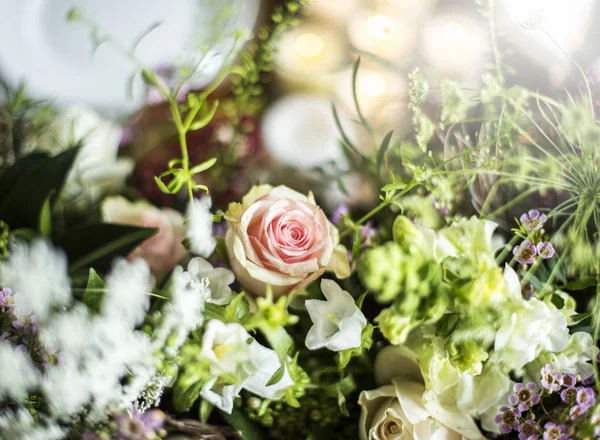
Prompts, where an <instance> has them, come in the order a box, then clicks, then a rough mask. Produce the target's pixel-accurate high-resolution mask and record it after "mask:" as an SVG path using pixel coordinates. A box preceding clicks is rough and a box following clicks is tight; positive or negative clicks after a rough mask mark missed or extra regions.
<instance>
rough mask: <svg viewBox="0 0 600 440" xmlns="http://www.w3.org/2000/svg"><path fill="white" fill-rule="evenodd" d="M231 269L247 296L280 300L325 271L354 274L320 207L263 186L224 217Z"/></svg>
mask: <svg viewBox="0 0 600 440" xmlns="http://www.w3.org/2000/svg"><path fill="white" fill-rule="evenodd" d="M225 218H226V219H227V222H228V224H229V230H228V231H227V236H226V245H227V250H228V252H229V259H230V262H231V267H232V269H233V271H234V273H235V274H236V277H237V279H238V281H239V282H240V283H241V284H242V285H243V286H244V288H246V289H247V290H248V291H250V292H252V293H254V294H256V295H265V294H266V291H267V286H269V285H270V286H271V288H272V290H273V294H274V296H281V295H284V294H286V293H289V292H290V291H292V290H294V289H295V288H297V287H300V286H303V285H306V284H308V283H310V282H311V281H313V280H315V279H317V278H319V277H320V276H321V275H322V274H323V273H324V272H325V271H326V270H331V271H333V272H335V273H336V275H337V276H338V278H344V277H347V276H349V275H350V267H349V264H348V257H347V254H346V249H345V248H344V247H343V246H342V245H340V244H339V234H338V230H337V229H336V228H335V226H333V225H332V224H331V223H330V222H329V221H328V220H327V218H326V217H325V214H324V213H323V211H322V210H321V209H320V208H319V207H318V206H317V205H316V203H315V200H314V198H313V196H312V194H309V195H308V196H305V195H303V194H300V193H298V192H296V191H293V190H291V189H289V188H287V187H285V186H278V187H276V188H273V187H272V186H269V185H260V186H256V187H254V188H252V190H251V191H250V192H249V193H248V194H247V195H246V196H245V197H244V198H243V200H242V203H232V204H231V205H229V210H228V211H227V214H226V216H225Z"/></svg>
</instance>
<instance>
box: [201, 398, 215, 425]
mask: <svg viewBox="0 0 600 440" xmlns="http://www.w3.org/2000/svg"><path fill="white" fill-rule="evenodd" d="M212 410H213V404H212V403H210V402H209V401H208V400H204V399H203V400H202V402H200V414H199V416H200V421H201V422H202V423H206V422H207V421H208V418H209V417H210V414H211V413H212Z"/></svg>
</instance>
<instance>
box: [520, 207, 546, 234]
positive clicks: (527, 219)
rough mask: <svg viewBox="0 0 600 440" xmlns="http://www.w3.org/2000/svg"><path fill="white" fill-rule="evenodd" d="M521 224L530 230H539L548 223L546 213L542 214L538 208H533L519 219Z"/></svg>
mask: <svg viewBox="0 0 600 440" xmlns="http://www.w3.org/2000/svg"><path fill="white" fill-rule="evenodd" d="M519 220H520V222H521V224H522V225H523V226H524V227H525V229H527V230H528V231H537V230H538V229H541V228H542V226H544V223H546V220H547V218H546V215H544V214H540V212H539V211H538V210H536V209H531V210H530V211H529V212H528V213H527V214H523V215H522V216H521V218H520V219H519Z"/></svg>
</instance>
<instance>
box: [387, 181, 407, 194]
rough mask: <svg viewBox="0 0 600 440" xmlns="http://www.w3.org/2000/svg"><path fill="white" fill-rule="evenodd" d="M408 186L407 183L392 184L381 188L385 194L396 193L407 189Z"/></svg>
mask: <svg viewBox="0 0 600 440" xmlns="http://www.w3.org/2000/svg"><path fill="white" fill-rule="evenodd" d="M406 186H407V185H406V183H402V182H396V183H390V184H388V185H385V186H384V187H383V188H381V191H383V192H388V191H395V190H397V189H405V188H406Z"/></svg>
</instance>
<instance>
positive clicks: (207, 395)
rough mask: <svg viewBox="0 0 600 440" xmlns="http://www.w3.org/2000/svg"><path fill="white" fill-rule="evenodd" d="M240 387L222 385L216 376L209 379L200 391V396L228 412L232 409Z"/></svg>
mask: <svg viewBox="0 0 600 440" xmlns="http://www.w3.org/2000/svg"><path fill="white" fill-rule="evenodd" d="M241 389H242V387H241V386H239V385H222V384H220V383H218V382H217V378H216V377H215V378H213V379H211V380H210V381H209V382H208V383H207V384H206V385H204V387H203V388H202V391H200V396H202V398H203V399H204V400H206V401H208V402H210V403H212V404H213V405H214V406H216V407H217V408H219V409H220V410H222V411H225V412H226V413H228V414H231V410H232V409H233V401H234V400H235V398H236V397H237V396H238V395H239V393H240V390H241Z"/></svg>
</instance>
